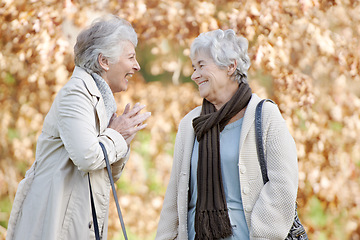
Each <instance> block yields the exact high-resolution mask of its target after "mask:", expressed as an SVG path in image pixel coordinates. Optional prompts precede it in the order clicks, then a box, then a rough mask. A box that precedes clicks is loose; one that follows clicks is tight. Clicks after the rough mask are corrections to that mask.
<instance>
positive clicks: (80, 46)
mask: <svg viewBox="0 0 360 240" xmlns="http://www.w3.org/2000/svg"><path fill="white" fill-rule="evenodd" d="M136 45H137V36H136V33H135V31H134V29H133V28H132V27H131V25H130V24H129V23H128V22H126V21H125V20H123V19H121V18H118V17H116V16H110V17H108V18H104V19H100V20H98V21H96V22H94V23H93V24H92V25H91V26H90V27H89V28H87V29H85V30H84V31H82V32H81V33H80V34H79V36H78V38H77V42H76V45H75V47H74V51H75V65H76V67H75V69H74V71H73V74H72V76H71V78H70V80H69V82H68V83H67V84H66V85H65V86H64V87H63V88H62V89H61V90H60V91H59V93H58V94H57V96H56V98H55V100H54V102H53V104H52V106H51V109H50V111H49V113H48V114H47V116H46V118H45V121H44V124H43V129H42V133H41V135H40V136H39V139H38V142H37V147H36V159H35V162H34V163H33V165H32V166H31V168H30V170H28V171H27V173H26V175H25V178H24V179H23V180H22V181H21V182H20V184H19V186H18V190H17V193H16V196H15V200H14V204H13V208H12V211H11V216H10V220H9V226H8V231H7V239H21V240H23V239H28V240H29V239H44V240H50V239H94V238H95V236H94V225H93V219H92V213H91V207H90V193H89V181H88V176H89V178H90V179H91V185H92V191H93V196H94V202H95V207H96V213H97V221H98V225H99V232H100V236H101V238H102V239H107V228H108V213H109V212H108V211H109V198H110V182H109V176H108V174H107V170H106V165H105V161H104V155H103V152H102V149H101V146H100V145H99V142H101V143H103V144H104V146H105V148H106V150H107V154H108V157H109V161H110V164H111V170H112V174H113V178H114V181H116V180H118V179H119V177H120V174H121V172H122V171H123V169H124V166H125V163H126V162H127V160H128V158H129V154H130V150H129V149H130V148H129V146H130V143H131V141H132V139H133V138H134V136H135V134H136V132H137V131H139V130H141V129H143V128H144V127H145V126H146V124H143V122H144V121H145V120H146V119H147V118H148V117H149V116H150V113H140V111H141V110H142V109H143V108H144V106H143V105H140V104H138V103H137V104H135V105H134V107H133V108H131V107H130V105H129V104H128V105H127V106H126V107H125V110H124V113H123V114H122V115H120V116H116V110H117V106H116V102H115V99H114V96H113V93H116V92H121V91H125V90H126V89H127V85H128V78H129V77H131V76H132V75H133V74H134V73H135V72H137V71H139V70H140V66H139V64H138V62H137V60H136V53H135V47H136ZM88 173H89V174H88Z"/></svg>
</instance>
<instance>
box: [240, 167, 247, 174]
mask: <svg viewBox="0 0 360 240" xmlns="http://www.w3.org/2000/svg"><path fill="white" fill-rule="evenodd" d="M240 173H242V174H244V173H246V167H245V166H240Z"/></svg>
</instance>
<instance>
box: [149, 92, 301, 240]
mask: <svg viewBox="0 0 360 240" xmlns="http://www.w3.org/2000/svg"><path fill="white" fill-rule="evenodd" d="M260 100H261V99H260V98H259V97H258V96H257V95H256V94H253V95H252V98H251V100H250V102H249V104H248V106H247V109H246V112H245V115H244V120H243V125H242V130H241V135H240V145H239V148H240V152H239V163H238V165H239V176H240V183H241V184H240V185H241V194H242V201H243V207H244V210H245V211H244V212H245V218H246V223H247V225H248V228H249V234H250V239H251V240H260V239H262V240H264V239H279V240H283V239H285V237H286V235H287V233H288V231H289V230H290V227H291V225H292V222H293V219H294V213H295V200H296V195H297V188H298V166H297V154H296V147H295V142H294V140H293V138H292V137H291V135H290V133H289V131H288V129H287V127H286V123H285V121H284V119H283V118H282V116H281V114H280V111H279V109H278V107H277V106H276V105H274V104H272V103H265V104H264V107H263V116H262V119H263V125H262V127H263V139H264V144H265V145H264V146H265V148H266V153H265V157H266V161H267V167H268V175H269V182H267V183H266V185H264V184H263V180H262V175H261V170H260V165H259V161H258V157H257V152H256V144H255V121H254V120H255V108H256V105H257V104H258V102H259V101H260ZM200 112H201V108H200V107H198V108H195V109H194V110H193V111H191V112H190V113H188V114H187V115H186V116H185V117H184V118H183V119H182V120H181V122H180V125H179V130H178V133H177V136H176V141H175V151H174V163H173V167H172V172H171V176H170V182H169V185H168V187H167V190H166V194H165V199H164V204H163V208H162V211H161V214H160V221H159V226H158V230H157V235H156V238H155V239H156V240H170V239H180V240H183V239H188V232H187V211H188V190H189V176H190V159H191V154H192V150H193V145H194V139H195V134H194V130H193V127H192V120H193V119H194V118H195V117H197V116H199V114H200Z"/></svg>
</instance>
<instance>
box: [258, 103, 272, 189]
mask: <svg viewBox="0 0 360 240" xmlns="http://www.w3.org/2000/svg"><path fill="white" fill-rule="evenodd" d="M264 102H272V103H273V104H275V103H274V101H272V100H271V99H263V100H261V101H260V102H259V103H258V105H257V106H256V110H255V137H256V147H257V153H258V159H259V163H260V168H261V174H262V178H263V182H264V184H265V183H267V182H268V181H269V178H268V174H267V166H266V162H265V155H264V145H263V138H262V118H261V113H262V106H263V105H264Z"/></svg>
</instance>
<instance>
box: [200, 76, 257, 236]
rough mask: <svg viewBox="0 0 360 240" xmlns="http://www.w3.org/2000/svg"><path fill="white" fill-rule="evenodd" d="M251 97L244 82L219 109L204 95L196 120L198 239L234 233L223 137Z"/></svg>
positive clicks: (248, 88)
mask: <svg viewBox="0 0 360 240" xmlns="http://www.w3.org/2000/svg"><path fill="white" fill-rule="evenodd" d="M250 98H251V88H250V87H249V85H248V84H246V83H240V84H239V88H238V90H237V91H236V93H235V94H234V96H233V97H232V98H231V99H230V100H229V101H228V102H227V103H226V104H225V105H224V106H222V107H221V108H220V109H219V111H216V109H215V106H214V105H213V104H212V103H210V102H208V101H207V100H206V99H204V100H203V105H202V111H201V114H200V116H199V117H196V118H195V119H194V120H193V127H194V130H195V134H196V137H197V140H198V141H199V160H198V168H197V189H198V196H197V202H196V211H195V232H196V236H195V239H196V240H198V239H199V240H207V239H209V240H212V239H220V238H226V237H228V236H230V235H231V234H232V228H231V224H230V219H229V215H228V209H227V204H226V198H225V193H224V187H223V183H222V176H221V161H220V140H219V137H220V132H221V131H222V130H223V129H224V128H225V126H226V125H227V123H228V122H229V121H230V119H231V118H232V117H234V116H235V115H236V114H237V113H238V112H240V111H241V109H243V108H244V107H245V106H247V104H248V103H249V101H250Z"/></svg>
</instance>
